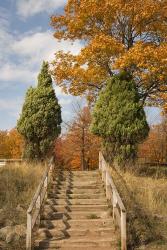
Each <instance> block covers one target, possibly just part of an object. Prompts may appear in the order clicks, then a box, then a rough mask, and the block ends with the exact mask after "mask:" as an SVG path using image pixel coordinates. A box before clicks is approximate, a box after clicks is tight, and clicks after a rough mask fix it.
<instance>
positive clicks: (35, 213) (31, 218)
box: [26, 158, 54, 250]
mask: <svg viewBox="0 0 167 250" xmlns="http://www.w3.org/2000/svg"><path fill="white" fill-rule="evenodd" d="M53 167H54V159H53V158H52V159H51V160H50V162H49V165H48V167H47V169H46V171H45V173H44V175H43V178H42V180H41V182H40V184H39V186H38V188H37V190H36V192H35V195H34V197H33V199H32V201H31V204H30V206H29V208H28V210H27V234H26V249H27V250H31V249H32V232H33V228H34V226H35V225H37V226H39V225H40V211H41V207H42V205H43V203H44V199H45V198H46V197H47V189H48V184H49V183H50V180H51V178H52V171H53Z"/></svg>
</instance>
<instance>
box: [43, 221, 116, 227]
mask: <svg viewBox="0 0 167 250" xmlns="http://www.w3.org/2000/svg"><path fill="white" fill-rule="evenodd" d="M41 227H45V228H47V229H53V228H56V229H59V230H63V229H69V228H71V229H74V228H75V229H76V228H77V229H78V230H79V229H81V228H87V229H89V230H90V229H94V228H95V229H96V228H99V227H100V228H106V227H107V228H108V227H113V220H112V219H92V220H91V219H77V220H66V219H58V220H41Z"/></svg>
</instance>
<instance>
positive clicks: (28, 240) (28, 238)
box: [26, 213, 32, 250]
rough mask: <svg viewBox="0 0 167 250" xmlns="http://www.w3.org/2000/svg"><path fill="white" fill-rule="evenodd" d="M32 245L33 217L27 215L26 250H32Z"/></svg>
mask: <svg viewBox="0 0 167 250" xmlns="http://www.w3.org/2000/svg"><path fill="white" fill-rule="evenodd" d="M31 244H32V216H31V214H30V213H27V235H26V250H31Z"/></svg>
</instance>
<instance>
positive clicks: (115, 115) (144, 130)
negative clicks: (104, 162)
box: [91, 72, 149, 165]
mask: <svg viewBox="0 0 167 250" xmlns="http://www.w3.org/2000/svg"><path fill="white" fill-rule="evenodd" d="M91 130H92V132H93V133H94V134H96V135H99V136H101V137H102V138H103V146H104V149H105V151H106V153H107V154H109V155H110V159H111V160H112V161H116V162H118V163H119V164H120V165H125V164H128V163H129V164H130V162H131V161H134V159H135V157H136V152H137V144H138V143H140V142H142V140H143V139H145V138H146V137H147V135H148V132H149V126H148V123H147V121H146V115H145V112H144V109H143V106H142V105H141V103H140V97H139V94H138V91H137V89H136V87H135V84H134V82H133V81H132V79H131V77H130V76H129V75H128V74H127V73H126V72H122V73H120V74H119V75H117V76H114V77H112V78H111V79H110V80H109V81H108V84H107V86H106V88H105V89H104V90H102V91H101V93H100V95H99V98H98V100H97V102H96V104H95V107H94V110H93V121H92V125H91ZM129 164H128V165H129Z"/></svg>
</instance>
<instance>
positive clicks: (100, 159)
mask: <svg viewBox="0 0 167 250" xmlns="http://www.w3.org/2000/svg"><path fill="white" fill-rule="evenodd" d="M101 161H102V157H101V152H99V170H100V171H101V168H102V166H101V165H102V164H101V163H102V162H101Z"/></svg>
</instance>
